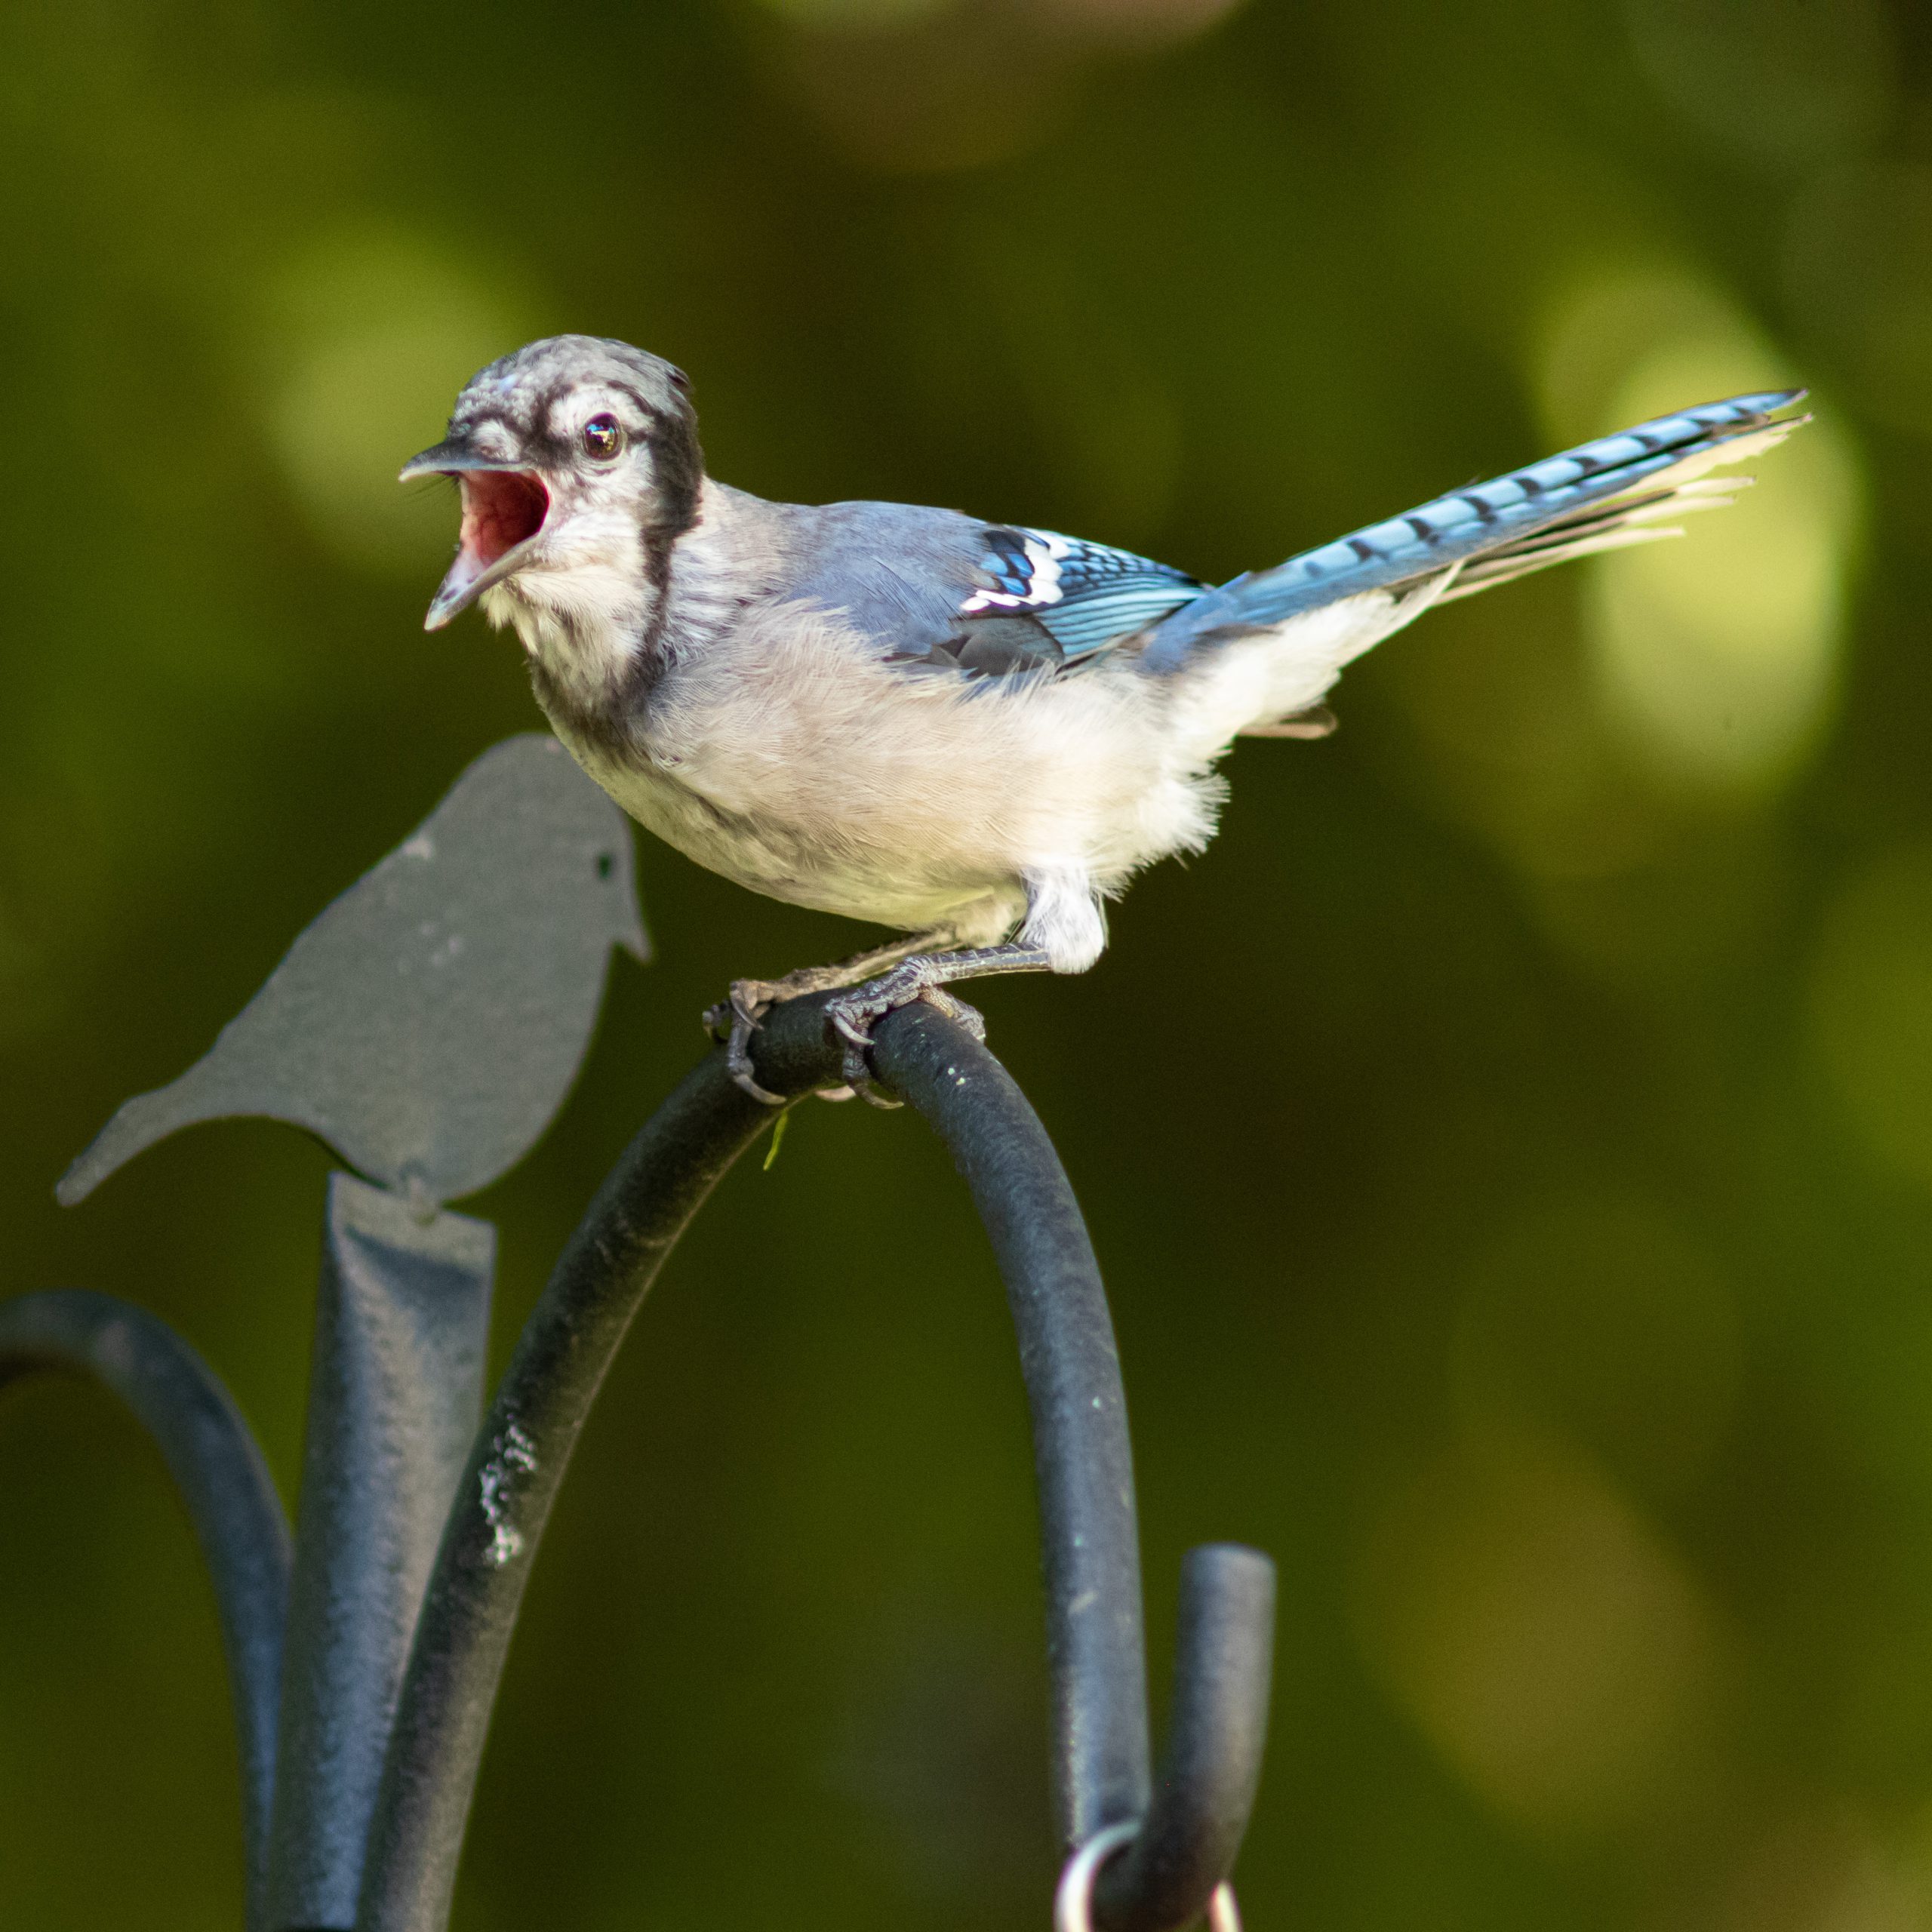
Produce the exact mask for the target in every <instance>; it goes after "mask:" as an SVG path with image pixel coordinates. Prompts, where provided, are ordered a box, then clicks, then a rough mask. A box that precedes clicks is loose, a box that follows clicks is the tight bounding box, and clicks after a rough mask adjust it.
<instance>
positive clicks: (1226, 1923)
mask: <svg viewBox="0 0 1932 1932" xmlns="http://www.w3.org/2000/svg"><path fill="white" fill-rule="evenodd" d="M1139 1831H1140V1826H1139V1825H1138V1824H1132V1825H1109V1826H1107V1827H1106V1829H1105V1830H1104V1831H1099V1832H1095V1833H1094V1835H1093V1836H1092V1837H1091V1838H1089V1839H1088V1841H1087V1842H1086V1843H1085V1844H1083V1845H1082V1846H1081V1847H1080V1849H1079V1850H1078V1851H1076V1852H1075V1854H1073V1856H1072V1857H1071V1858H1069V1860H1067V1861H1066V1869H1065V1870H1064V1871H1063V1872H1061V1873H1060V1884H1058V1886H1057V1887H1055V1889H1054V1932H1094V1915H1093V1907H1094V1881H1096V1880H1097V1878H1099V1877H1100V1867H1101V1866H1103V1865H1104V1864H1106V1862H1107V1860H1109V1859H1110V1858H1111V1857H1113V1856H1114V1854H1115V1853H1116V1852H1121V1851H1124V1850H1126V1849H1127V1847H1128V1846H1129V1845H1130V1844H1132V1843H1133V1842H1134V1838H1135V1835H1137V1833H1138V1832H1139ZM1207 1925H1208V1932H1241V1908H1240V1906H1238V1905H1237V1904H1236V1903H1235V1888H1234V1887H1233V1886H1232V1884H1230V1883H1229V1881H1227V1880H1226V1879H1225V1878H1223V1880H1222V1881H1221V1882H1220V1884H1218V1885H1217V1886H1216V1887H1214V1892H1213V1894H1212V1895H1211V1897H1209V1899H1208V1900H1207Z"/></svg>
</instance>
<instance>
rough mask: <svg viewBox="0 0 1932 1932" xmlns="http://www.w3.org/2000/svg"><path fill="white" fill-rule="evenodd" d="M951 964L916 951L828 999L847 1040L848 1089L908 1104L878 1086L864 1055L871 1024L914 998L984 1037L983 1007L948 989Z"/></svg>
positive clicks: (886, 1103) (829, 1013)
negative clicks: (880, 1089)
mask: <svg viewBox="0 0 1932 1932" xmlns="http://www.w3.org/2000/svg"><path fill="white" fill-rule="evenodd" d="M948 965H949V962H948V961H946V958H945V957H944V955H940V957H939V958H931V957H925V958H921V957H916V956H915V958H911V959H908V960H906V961H903V962H902V963H901V964H899V965H897V966H895V967H894V968H893V969H892V971H891V972H889V973H882V974H880V975H879V977H878V978H877V979H876V980H867V981H866V983H865V984H864V985H863V986H854V987H853V988H851V990H850V991H849V992H842V993H841V994H839V995H838V997H837V998H835V999H832V1000H829V1001H826V1008H825V1014H826V1018H827V1019H828V1020H830V1021H831V1022H832V1025H833V1026H834V1027H835V1028H836V1029H838V1036H839V1038H840V1039H841V1040H842V1041H844V1047H845V1064H844V1074H845V1080H846V1091H848V1092H849V1093H854V1094H862V1095H863V1097H865V1098H866V1100H868V1101H869V1102H870V1103H872V1106H875V1107H897V1106H903V1105H904V1104H905V1103H903V1101H900V1100H888V1099H887V1097H885V1096H884V1094H881V1092H880V1091H879V1090H878V1084H877V1083H876V1082H875V1081H874V1080H873V1078H872V1068H871V1066H870V1065H869V1063H867V1061H866V1054H867V1053H868V1052H869V1051H871V1048H872V1028H873V1027H874V1026H876V1025H877V1024H878V1022H879V1021H880V1020H883V1019H884V1017H885V1016H886V1015H887V1014H888V1013H896V1012H897V1011H898V1010H899V1008H900V1007H902V1006H910V1005H912V1003H913V1002H914V1001H915V1000H924V1001H925V1003H926V1004H928V1006H930V1007H932V1008H935V1009H936V1010H937V1011H939V1012H940V1013H943V1014H945V1016H946V1018H947V1019H949V1020H958V1023H960V1025H961V1026H964V1028H965V1029H966V1030H967V1032H969V1033H971V1035H972V1036H973V1037H974V1039H976V1040H983V1039H984V1038H986V1020H985V1019H984V1018H983V1017H982V1015H981V1014H980V1011H979V1010H978V1009H977V1008H975V1007H971V1006H968V1004H966V1002H965V1001H964V1000H963V999H960V998H956V997H955V995H953V994H952V993H949V992H947V991H946V986H945V983H946V980H949V979H951V978H952V977H954V975H953V974H952V973H951V972H950V971H948V970H947V969H948ZM841 1097H842V1096H841Z"/></svg>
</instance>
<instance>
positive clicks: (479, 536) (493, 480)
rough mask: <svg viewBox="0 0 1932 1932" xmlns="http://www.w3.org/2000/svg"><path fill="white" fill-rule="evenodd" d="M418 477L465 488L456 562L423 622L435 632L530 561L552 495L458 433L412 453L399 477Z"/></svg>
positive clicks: (532, 475) (532, 476)
mask: <svg viewBox="0 0 1932 1932" xmlns="http://www.w3.org/2000/svg"><path fill="white" fill-rule="evenodd" d="M418 476H453V477H454V478H456V481H457V487H458V488H460V490H461V491H462V492H463V529H462V532H461V534H460V536H459V537H458V538H457V549H456V561H455V562H454V563H453V564H452V565H451V566H450V568H449V573H448V575H447V576H446V577H445V578H444V579H443V580H442V582H441V584H439V585H438V586H437V589H436V594H435V597H434V598H432V599H431V600H430V604H429V615H428V616H427V617H425V618H424V619H423V629H425V630H426V631H439V630H441V629H442V627H443V626H445V624H446V623H448V622H449V621H450V620H451V618H452V617H457V616H460V614H462V613H463V611H466V610H468V609H469V607H470V605H472V604H474V603H475V601H476V600H477V598H479V597H481V595H482V594H483V593H484V592H485V591H486V590H488V589H489V588H490V586H491V585H492V584H493V583H502V581H503V579H504V578H505V577H508V576H509V575H510V574H512V572H513V571H517V570H519V569H521V568H522V566H523V565H524V564H525V562H527V561H528V559H529V557H530V553H531V550H532V549H534V546H535V545H536V542H537V538H538V537H540V535H541V534H543V519H544V518H546V516H548V515H549V513H550V493H549V491H548V490H547V489H546V488H544V486H543V478H541V477H540V476H539V475H537V473H536V472H535V471H534V470H530V469H518V468H517V467H516V466H515V465H513V464H510V463H502V462H499V461H497V460H494V458H491V457H484V456H479V455H478V454H476V452H475V451H474V450H472V448H469V445H468V444H467V443H466V441H464V440H463V438H462V437H460V436H451V437H449V438H447V439H446V440H445V441H442V442H440V443H438V444H437V445H435V448H433V449H426V450H425V451H423V454H421V455H420V456H414V457H411V458H410V460H408V462H407V463H405V464H404V465H403V466H402V472H401V475H400V476H399V477H398V479H397V480H398V481H399V482H404V483H407V482H408V481H411V479H412V478H415V477H418Z"/></svg>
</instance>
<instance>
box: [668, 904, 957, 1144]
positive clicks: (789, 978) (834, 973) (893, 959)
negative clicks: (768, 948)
mask: <svg viewBox="0 0 1932 1932" xmlns="http://www.w3.org/2000/svg"><path fill="white" fill-rule="evenodd" d="M951 940H952V931H951V928H948V927H945V926H935V927H934V928H931V930H929V931H925V932H921V933H909V934H907V935H906V937H904V938H903V939H896V940H889V941H888V943H886V944H885V945H884V946H871V947H869V948H868V949H866V951H865V952H858V953H854V955H852V957H851V958H850V959H841V960H840V961H838V962H837V963H836V964H834V965H831V966H801V967H800V968H798V971H795V972H792V973H787V974H786V975H785V977H784V978H783V979H782V980H733V981H732V982H731V994H730V996H729V997H728V998H724V999H721V1000H720V1001H718V1004H716V1005H715V1006H712V1007H707V1008H706V1009H705V1013H704V1030H705V1031H706V1032H707V1033H709V1035H711V1037H712V1038H713V1039H714V1040H721V1041H723V1042H724V1049H725V1051H724V1064H725V1066H726V1067H727V1068H728V1069H729V1070H730V1072H731V1078H733V1080H734V1081H736V1082H737V1084H738V1085H739V1086H740V1087H741V1088H743V1090H744V1091H746V1093H747V1094H749V1095H750V1096H751V1097H752V1099H753V1100H762V1101H763V1102H764V1104H765V1105H766V1106H768V1107H782V1106H784V1104H785V1102H784V1100H783V1097H782V1096H780V1095H779V1094H772V1093H768V1092H767V1091H766V1090H765V1089H764V1088H762V1087H761V1086H760V1085H759V1084H758V1077H757V1075H755V1073H753V1072H752V1057H751V1038H752V1035H753V1034H754V1033H755V1032H757V1031H758V1027H759V1026H760V1025H761V1023H762V1022H763V1020H764V1016H765V1015H766V1014H768V1013H769V1012H770V1011H771V1009H772V1008H774V1006H777V1005H778V1004H780V1003H781V1002H782V1001H785V1000H788V999H802V998H804V997H805V996H806V995H808V994H809V993H828V992H832V991H833V990H835V989H836V988H838V987H840V986H854V985H856V984H857V983H858V982H859V981H860V980H864V979H866V978H867V977H868V976H869V975H870V974H874V973H877V972H879V971H881V970H882V969H883V968H886V967H888V966H896V965H897V964H899V962H900V960H902V959H903V958H906V956H907V955H909V954H912V953H917V954H920V955H929V954H933V953H934V952H935V951H936V949H937V948H939V947H941V946H946V945H947V944H949V943H950V941H951ZM819 1097H820V1100H850V1099H851V1097H852V1089H851V1088H850V1087H834V1088H831V1089H829V1091H821V1092H820V1095H819Z"/></svg>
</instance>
